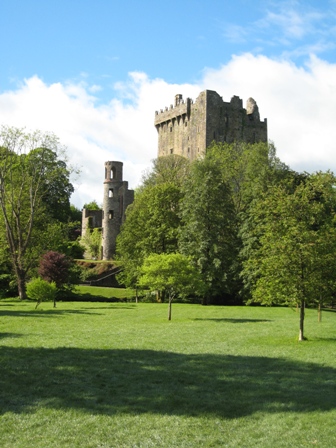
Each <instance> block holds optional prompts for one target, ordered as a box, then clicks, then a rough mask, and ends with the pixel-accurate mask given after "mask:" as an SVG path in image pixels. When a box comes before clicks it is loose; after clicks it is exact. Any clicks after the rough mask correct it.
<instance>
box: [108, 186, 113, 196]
mask: <svg viewBox="0 0 336 448" xmlns="http://www.w3.org/2000/svg"><path fill="white" fill-rule="evenodd" d="M109 198H113V188H110V189H109Z"/></svg>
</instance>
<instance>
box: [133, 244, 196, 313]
mask: <svg viewBox="0 0 336 448" xmlns="http://www.w3.org/2000/svg"><path fill="white" fill-rule="evenodd" d="M139 285H140V286H141V287H143V288H149V289H150V291H165V292H167V294H168V301H169V305H168V320H171V309H172V302H173V299H174V298H175V297H176V296H177V295H183V296H188V295H190V294H195V295H200V294H202V293H203V282H202V280H201V276H200V274H199V272H198V271H197V269H196V268H195V267H194V266H192V264H191V263H190V259H189V258H188V257H185V256H184V255H182V254H178V253H172V254H152V255H149V256H148V257H147V258H146V259H145V260H144V263H143V265H142V267H141V269H140V279H139Z"/></svg>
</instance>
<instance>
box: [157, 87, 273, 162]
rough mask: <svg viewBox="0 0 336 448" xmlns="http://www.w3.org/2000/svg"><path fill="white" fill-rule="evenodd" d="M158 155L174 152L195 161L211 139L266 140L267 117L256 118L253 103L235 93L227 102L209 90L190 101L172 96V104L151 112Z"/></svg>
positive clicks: (223, 140)
mask: <svg viewBox="0 0 336 448" xmlns="http://www.w3.org/2000/svg"><path fill="white" fill-rule="evenodd" d="M155 127H156V129H157V132H158V157H162V156H166V155H169V154H177V155H180V156H184V157H187V158H189V159H190V160H195V159H196V158H197V157H199V156H201V155H202V154H204V153H205V151H206V148H207V147H208V146H209V145H210V144H211V143H212V142H213V141H216V142H223V143H224V142H227V143H233V142H234V141H243V142H246V143H256V142H260V141H262V142H267V119H265V120H264V121H261V120H260V115H259V110H258V106H257V103H256V102H255V101H254V99H253V98H249V99H248V100H247V104H246V109H244V108H243V102H242V100H241V99H240V98H239V97H238V96H233V97H232V98H231V101H230V102H229V103H227V102H225V101H223V99H222V97H221V96H219V95H218V93H217V92H215V91H213V90H204V91H203V92H201V93H200V94H199V96H198V97H197V98H196V101H195V102H193V100H191V99H190V98H187V99H186V100H183V97H182V95H180V94H178V95H176V96H175V102H174V105H170V107H169V108H168V107H166V108H165V110H161V111H160V112H158V111H156V112H155Z"/></svg>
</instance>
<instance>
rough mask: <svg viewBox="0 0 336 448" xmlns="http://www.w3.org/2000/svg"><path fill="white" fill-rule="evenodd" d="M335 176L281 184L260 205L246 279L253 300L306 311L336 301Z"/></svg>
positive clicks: (272, 189) (324, 175)
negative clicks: (335, 297) (331, 298)
mask: <svg viewBox="0 0 336 448" xmlns="http://www.w3.org/2000/svg"><path fill="white" fill-rule="evenodd" d="M334 185H335V177H334V175H333V174H332V173H330V172H327V173H317V174H314V175H310V176H306V177H305V178H304V180H303V181H301V182H300V183H299V184H298V185H293V184H292V185H288V184H280V185H276V186H274V187H273V188H271V189H269V190H268V192H267V193H266V194H265V197H264V199H263V200H262V201H259V202H258V203H255V205H254V208H253V212H254V223H255V227H254V237H255V243H254V246H253V247H251V249H250V253H249V257H248V258H247V259H246V260H245V262H244V270H243V273H242V274H243V276H244V277H245V279H247V281H248V282H249V283H250V285H251V289H252V298H251V301H254V302H261V303H262V304H267V305H271V304H273V303H280V304H289V305H292V306H294V305H298V306H299V307H300V331H299V340H300V341H302V340H303V339H304V309H305V306H306V305H316V304H318V303H319V302H321V301H322V302H325V301H326V300H330V297H332V296H333V295H334V293H335V288H336V278H335V271H336V257H335V254H336V195H335V191H334Z"/></svg>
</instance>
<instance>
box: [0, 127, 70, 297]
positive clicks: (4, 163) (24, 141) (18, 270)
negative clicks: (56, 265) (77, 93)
mask: <svg viewBox="0 0 336 448" xmlns="http://www.w3.org/2000/svg"><path fill="white" fill-rule="evenodd" d="M64 155H65V153H64V148H63V147H62V146H61V145H60V143H59V140H58V138H57V137H56V136H55V135H54V134H50V133H42V132H40V131H35V132H32V133H26V132H24V131H23V130H22V129H17V128H10V127H6V126H2V127H1V131H0V210H1V214H2V219H3V222H4V227H5V234H6V241H7V244H8V250H9V256H10V260H11V263H12V266H13V270H14V273H15V276H16V279H17V283H18V293H19V297H20V298H21V299H23V298H25V297H26V277H27V273H28V271H29V269H30V268H31V266H32V265H33V264H34V262H35V263H36V261H37V260H36V252H34V247H35V244H36V241H37V240H38V239H39V230H41V229H43V228H44V223H45V221H47V220H46V219H45V217H46V216H50V215H52V214H53V209H54V207H56V208H59V210H62V207H63V204H64V202H65V203H66V207H68V208H69V207H70V206H69V202H68V200H69V197H70V194H71V193H72V191H73V187H72V185H71V183H70V181H69V176H70V171H69V169H68V168H67V166H66V164H65V162H64V161H63V160H62V159H60V158H59V157H62V156H64ZM60 194H61V198H62V201H59V195H60Z"/></svg>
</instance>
